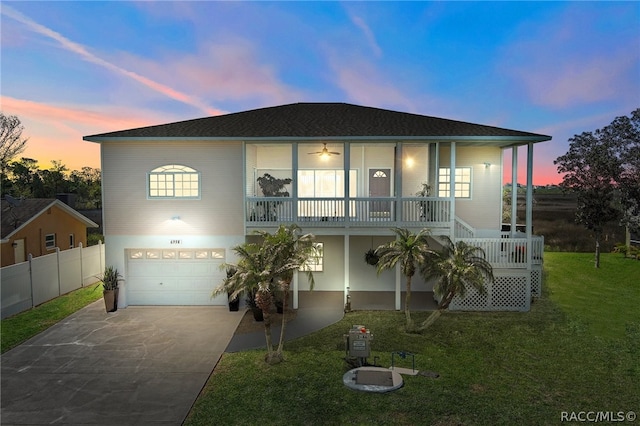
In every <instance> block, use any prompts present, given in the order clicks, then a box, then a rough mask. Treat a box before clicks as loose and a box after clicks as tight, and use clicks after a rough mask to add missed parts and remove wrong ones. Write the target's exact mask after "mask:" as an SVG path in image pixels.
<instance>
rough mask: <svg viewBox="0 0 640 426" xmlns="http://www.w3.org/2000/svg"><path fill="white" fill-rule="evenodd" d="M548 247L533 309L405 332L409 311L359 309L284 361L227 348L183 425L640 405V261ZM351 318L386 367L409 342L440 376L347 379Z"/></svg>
mask: <svg viewBox="0 0 640 426" xmlns="http://www.w3.org/2000/svg"><path fill="white" fill-rule="evenodd" d="M545 256H546V257H545V268H546V270H547V271H548V274H547V277H546V282H545V296H544V297H543V298H541V299H539V300H537V301H536V302H535V303H534V304H533V305H532V309H531V311H530V312H528V313H447V314H445V315H443V316H442V317H441V318H440V319H439V320H438V322H437V323H436V324H435V325H434V326H433V327H432V328H431V329H430V330H429V331H428V332H426V333H424V334H423V335H407V334H405V333H403V332H401V331H400V329H401V325H402V324H403V321H404V317H403V313H401V312H386V311H385V312H354V313H350V314H348V315H347V316H346V317H345V318H344V319H343V320H342V321H341V322H339V323H338V324H335V325H332V326H330V327H327V328H325V329H323V330H321V331H319V332H317V333H314V334H313V335H310V336H306V337H303V338H300V339H297V340H295V341H293V342H290V343H288V344H287V345H286V349H287V353H286V355H287V361H286V362H285V363H283V364H281V365H276V366H271V367H269V366H267V365H265V363H264V362H263V361H262V359H263V355H264V351H247V352H242V353H235V354H225V355H224V356H223V358H222V360H221V361H220V363H219V364H218V366H217V367H216V369H215V371H214V373H213V375H212V377H211V379H210V380H209V382H208V384H207V385H206V387H205V389H204V391H203V393H202V395H201V396H200V398H199V399H198V401H197V402H196V404H195V406H194V408H193V410H192V412H191V414H190V416H189V418H188V419H187V421H186V423H185V424H186V425H211V424H246V425H254V424H261V425H281V424H292V425H315V424H323V425H326V424H329V425H345V424H357V425H371V424H406V425H416V424H436V425H458V424H464V425H470V424H473V425H475V424H481V425H482V424H486V425H495V424H505V425H512V424H527V425H528V424H535V425H542V424H556V423H560V420H561V415H562V412H579V411H614V412H618V411H623V412H625V413H626V412H628V411H635V412H636V413H638V412H639V411H640V384H639V383H640V318H639V315H638V312H639V308H638V302H639V301H640V300H639V297H640V294H639V293H640V288H639V286H640V282H639V280H638V278H637V277H638V276H640V262H638V261H632V260H629V259H623V258H622V257H621V256H620V255H610V254H605V255H603V257H602V268H601V269H600V270H599V271H597V270H595V268H594V267H593V262H592V256H591V255H588V254H586V255H583V254H570V253H548V254H546V255H545ZM426 315H427V314H426V313H423V314H416V315H415V317H416V320H418V321H420V320H421V319H423V318H425V317H426ZM353 324H364V325H366V326H367V327H368V328H370V329H371V330H372V332H373V333H374V341H373V348H374V355H376V356H379V357H380V361H379V362H380V364H382V365H383V366H388V365H390V361H391V352H393V351H399V350H402V351H409V352H413V353H415V354H416V364H417V368H418V369H420V370H423V371H434V372H437V373H439V374H440V377H439V378H437V379H434V378H427V377H423V376H415V377H411V376H405V377H404V380H405V383H404V386H403V387H402V388H401V389H399V390H397V391H394V392H391V393H387V394H370V393H363V392H357V391H353V390H350V389H348V388H346V387H345V386H344V385H343V384H342V375H343V374H344V372H345V371H347V370H348V368H347V367H346V364H345V363H344V361H343V357H344V355H345V354H344V350H343V340H342V336H343V334H345V333H346V332H347V331H348V330H349V329H350V328H351V326H352V325H353ZM370 361H373V357H372V358H370ZM404 362H405V363H407V365H410V363H409V362H408V361H407V360H405V361H404Z"/></svg>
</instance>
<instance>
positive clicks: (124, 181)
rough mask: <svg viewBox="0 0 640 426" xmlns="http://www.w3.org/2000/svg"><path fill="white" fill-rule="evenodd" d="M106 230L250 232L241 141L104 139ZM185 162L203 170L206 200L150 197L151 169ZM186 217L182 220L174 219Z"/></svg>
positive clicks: (107, 232) (115, 232) (132, 232)
mask: <svg viewBox="0 0 640 426" xmlns="http://www.w3.org/2000/svg"><path fill="white" fill-rule="evenodd" d="M101 146H102V174H103V177H102V182H103V187H104V188H105V193H104V195H103V198H104V226H105V228H104V229H105V235H176V234H179V235H241V234H243V233H244V207H243V193H244V191H243V184H242V182H243V168H244V165H243V162H242V161H243V160H242V145H241V143H240V142H229V143H225V142H185V141H179V142H157V143H154V142H144V143H140V142H118V143H109V142H104V143H102V144H101ZM166 164H182V165H185V166H188V167H192V168H194V169H196V170H197V171H199V172H200V174H201V199H200V200H179V199H178V200H149V199H147V173H148V172H149V171H151V170H153V169H154V168H156V167H159V166H162V165H166ZM174 216H180V219H181V220H180V221H172V220H171V218H172V217H174Z"/></svg>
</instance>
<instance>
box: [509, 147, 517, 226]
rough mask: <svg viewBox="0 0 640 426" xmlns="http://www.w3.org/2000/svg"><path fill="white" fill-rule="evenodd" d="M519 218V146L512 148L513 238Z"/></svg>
mask: <svg viewBox="0 0 640 426" xmlns="http://www.w3.org/2000/svg"><path fill="white" fill-rule="evenodd" d="M517 218H518V147H517V146H513V148H511V229H510V233H511V238H514V237H515V235H516V222H517Z"/></svg>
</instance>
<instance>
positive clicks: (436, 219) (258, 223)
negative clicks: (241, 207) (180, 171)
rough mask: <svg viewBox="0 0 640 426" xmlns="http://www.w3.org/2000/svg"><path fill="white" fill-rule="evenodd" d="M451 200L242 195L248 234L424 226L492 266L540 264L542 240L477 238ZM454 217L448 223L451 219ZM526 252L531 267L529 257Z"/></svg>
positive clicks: (521, 236)
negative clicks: (285, 227) (293, 228)
mask: <svg viewBox="0 0 640 426" xmlns="http://www.w3.org/2000/svg"><path fill="white" fill-rule="evenodd" d="M450 203H451V200H450V199H448V198H437V197H426V198H419V197H409V198H405V197H403V198H401V199H396V198H390V197H387V198H349V199H348V202H347V201H346V200H345V199H344V198H298V199H294V198H284V197H247V199H246V226H247V229H248V230H252V229H269V228H275V227H277V226H279V225H280V224H289V223H295V224H298V225H299V226H301V227H303V228H323V229H324V230H327V229H329V230H331V229H333V230H334V231H335V232H336V233H339V232H340V230H341V229H345V228H349V229H350V231H351V232H352V233H354V234H356V233H358V231H362V232H366V231H367V230H369V229H373V230H376V229H378V230H381V229H383V228H387V229H388V228H393V227H399V228H409V229H411V228H415V229H419V228H429V229H430V230H431V232H432V234H433V235H448V236H450V237H455V238H456V239H457V240H462V241H465V242H467V243H469V244H472V245H475V246H478V247H481V248H482V249H483V250H484V251H485V254H486V256H487V260H489V262H490V263H491V264H492V266H493V267H494V268H506V269H525V268H528V267H530V266H533V265H541V264H542V258H543V251H544V238H543V237H541V236H532V238H531V240H530V241H528V240H527V238H526V234H524V233H517V234H516V235H515V237H512V236H511V235H510V234H509V233H508V232H498V231H497V234H496V235H500V236H499V237H497V238H476V237H475V230H474V229H473V228H472V227H471V226H469V225H468V224H466V223H464V222H463V221H461V220H460V219H459V218H452V217H451V214H450V211H451V210H450ZM452 219H453V220H452ZM527 253H531V259H530V260H531V264H529V256H527Z"/></svg>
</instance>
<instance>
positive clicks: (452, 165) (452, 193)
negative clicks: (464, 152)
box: [449, 141, 456, 241]
mask: <svg viewBox="0 0 640 426" xmlns="http://www.w3.org/2000/svg"><path fill="white" fill-rule="evenodd" d="M449 156H450V159H449V184H450V185H451V186H450V187H449V203H450V206H449V214H450V215H451V217H450V218H449V220H450V221H451V222H450V223H451V237H452V240H454V241H455V239H456V143H455V142H453V141H452V142H451V152H450V153H449Z"/></svg>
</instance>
